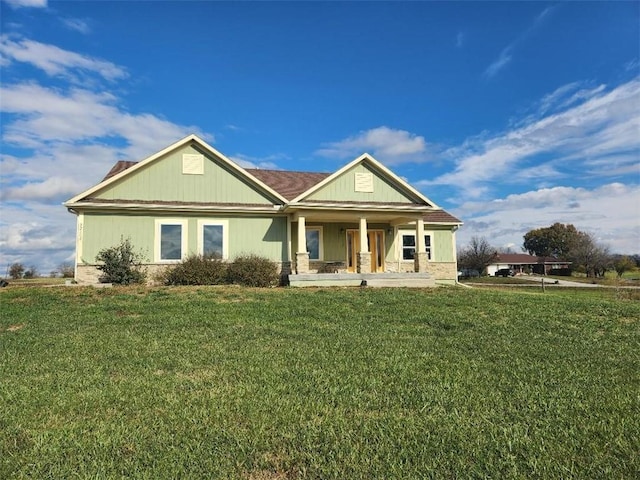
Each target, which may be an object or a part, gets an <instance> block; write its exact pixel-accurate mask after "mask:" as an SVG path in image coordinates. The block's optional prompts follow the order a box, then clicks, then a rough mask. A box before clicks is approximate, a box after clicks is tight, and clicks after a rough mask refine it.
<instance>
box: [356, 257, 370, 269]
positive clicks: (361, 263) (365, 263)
mask: <svg viewBox="0 0 640 480" xmlns="http://www.w3.org/2000/svg"><path fill="white" fill-rule="evenodd" d="M357 257H358V259H357V262H358V263H357V269H356V272H358V273H371V253H370V252H359V253H358V255H357Z"/></svg>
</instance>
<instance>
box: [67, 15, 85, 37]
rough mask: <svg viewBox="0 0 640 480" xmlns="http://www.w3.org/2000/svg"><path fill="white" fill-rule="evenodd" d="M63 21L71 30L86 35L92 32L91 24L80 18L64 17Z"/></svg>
mask: <svg viewBox="0 0 640 480" xmlns="http://www.w3.org/2000/svg"><path fill="white" fill-rule="evenodd" d="M61 21H62V24H63V25H64V26H65V27H67V28H68V29H69V30H74V31H76V32H79V33H82V34H85V35H86V34H88V33H90V32H91V28H90V27H89V24H88V23H87V22H86V21H84V20H80V19H79V18H62V19H61Z"/></svg>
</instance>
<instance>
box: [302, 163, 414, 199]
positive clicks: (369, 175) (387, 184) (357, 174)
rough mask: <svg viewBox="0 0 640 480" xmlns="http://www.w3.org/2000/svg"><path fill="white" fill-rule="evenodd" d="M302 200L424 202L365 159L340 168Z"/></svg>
mask: <svg viewBox="0 0 640 480" xmlns="http://www.w3.org/2000/svg"><path fill="white" fill-rule="evenodd" d="M304 200H305V201H332V202H363V203H389V204H393V203H411V204H416V203H418V204H420V205H424V203H425V202H424V201H423V200H421V199H420V198H418V197H417V196H416V195H414V194H413V193H412V192H410V191H409V189H406V188H403V185H400V184H398V182H395V181H394V179H392V178H390V177H389V176H388V175H386V174H385V173H384V172H382V171H380V169H378V168H375V166H374V165H372V164H370V163H369V162H367V161H362V162H359V163H356V164H354V165H352V166H351V167H350V168H347V169H345V170H344V171H341V172H339V174H338V175H336V176H335V177H334V178H331V179H330V180H329V181H328V182H327V183H326V184H325V185H322V186H321V187H320V188H318V189H317V190H315V191H313V192H311V193H310V194H309V195H307V196H305V197H304Z"/></svg>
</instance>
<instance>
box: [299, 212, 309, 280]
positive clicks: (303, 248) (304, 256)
mask: <svg viewBox="0 0 640 480" xmlns="http://www.w3.org/2000/svg"><path fill="white" fill-rule="evenodd" d="M306 226H307V225H306V219H305V217H302V216H300V217H298V248H297V250H296V273H308V272H309V252H307V228H306Z"/></svg>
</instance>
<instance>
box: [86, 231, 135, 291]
mask: <svg viewBox="0 0 640 480" xmlns="http://www.w3.org/2000/svg"><path fill="white" fill-rule="evenodd" d="M96 261H98V262H102V264H101V265H98V267H97V268H98V270H100V271H102V272H103V275H102V277H101V278H100V280H101V281H102V282H104V283H114V284H116V285H130V284H132V283H143V282H144V281H145V280H146V278H147V275H146V272H145V271H144V270H143V267H142V262H143V255H142V254H141V253H138V252H135V251H134V249H133V245H132V244H131V240H130V239H128V238H127V239H125V240H122V241H121V242H120V244H119V245H116V246H113V247H109V248H104V249H102V250H100V251H99V252H98V255H97V256H96Z"/></svg>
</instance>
